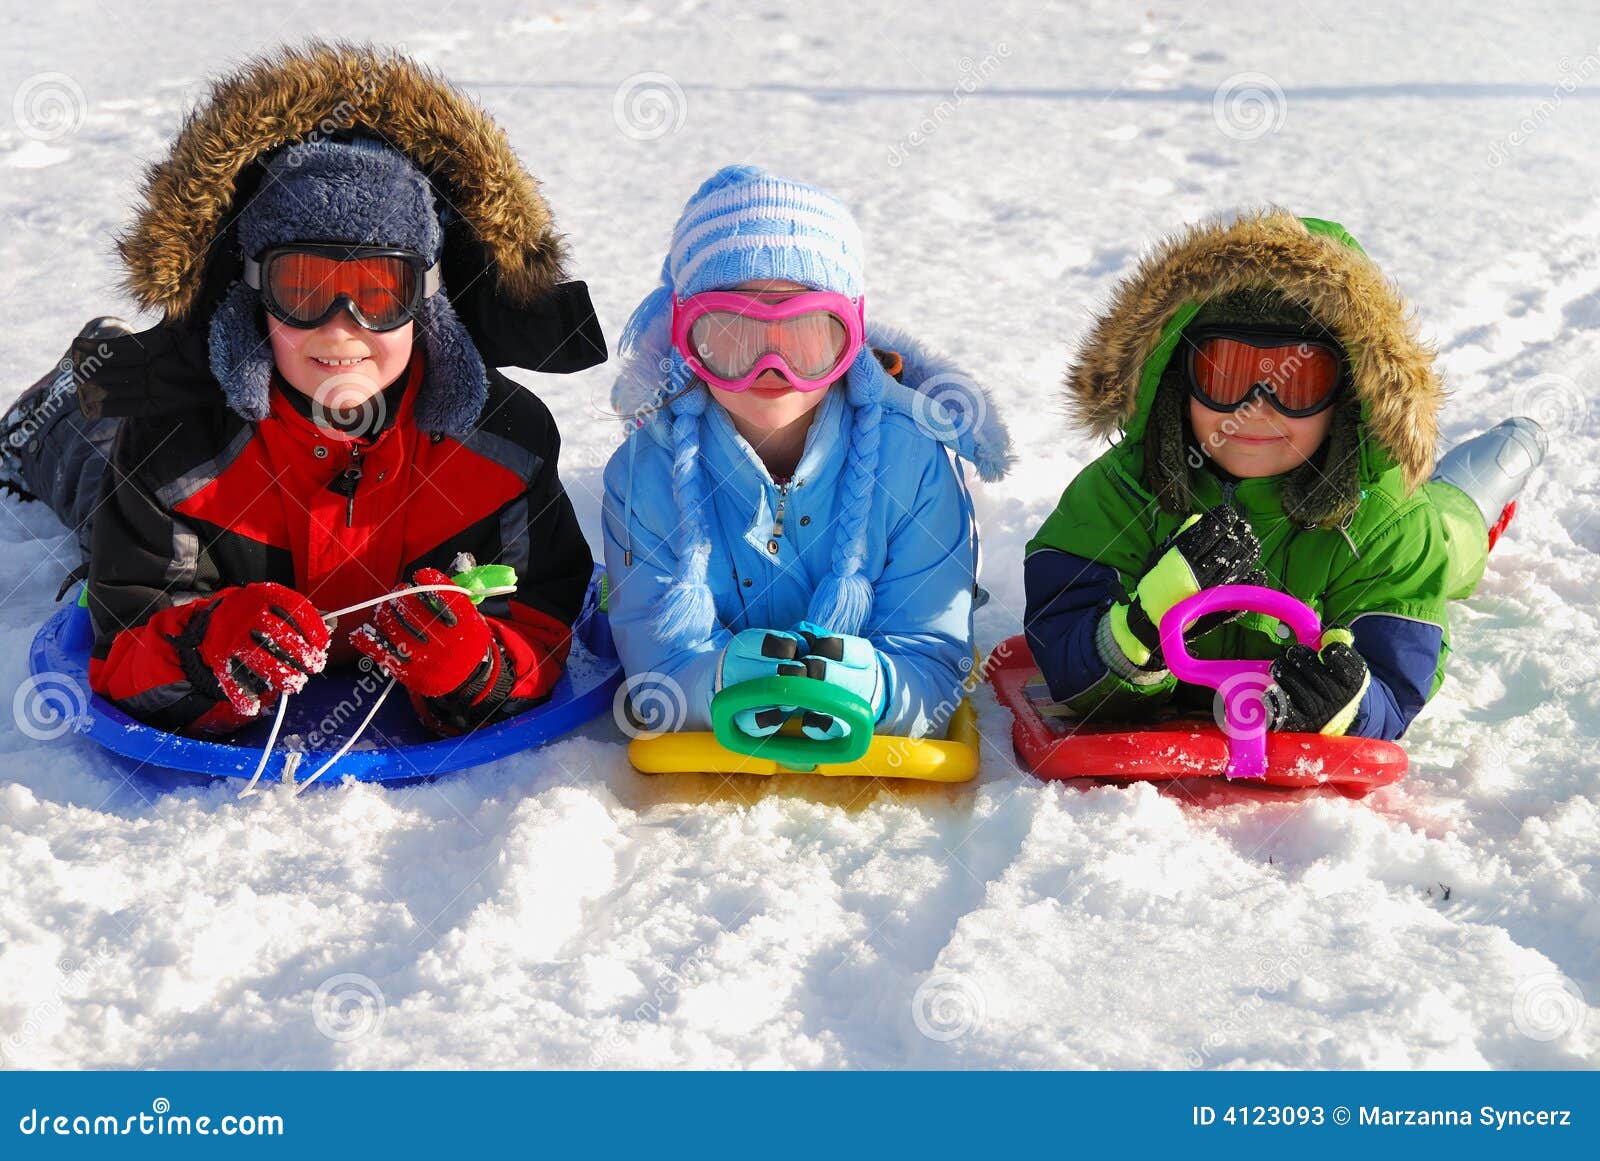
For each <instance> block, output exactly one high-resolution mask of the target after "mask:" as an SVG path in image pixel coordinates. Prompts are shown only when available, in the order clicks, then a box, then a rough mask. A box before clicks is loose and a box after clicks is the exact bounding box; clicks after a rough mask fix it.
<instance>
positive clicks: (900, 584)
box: [604, 166, 1009, 738]
mask: <svg viewBox="0 0 1600 1161" xmlns="http://www.w3.org/2000/svg"><path fill="white" fill-rule="evenodd" d="M864 291H865V285H864V281H863V277H862V252H861V243H860V235H859V231H858V230H857V228H856V224H855V222H854V220H853V219H852V218H851V216H850V213H849V211H848V210H847V209H846V208H845V207H844V206H843V205H841V204H840V203H839V202H838V201H837V200H836V199H834V198H833V197H831V196H829V195H828V194H826V193H824V192H823V191H821V190H819V189H816V188H814V187H811V186H808V185H804V184H801V183H799V182H794V181H788V180H784V179H782V178H779V177H776V176H773V175H771V174H768V173H765V172H763V171H761V170H757V169H752V168H749V167H743V166H737V167H729V168H726V169H723V170H722V171H720V172H718V173H717V174H715V175H713V176H712V177H711V178H710V179H709V180H708V181H706V183H705V184H704V185H703V186H701V188H700V189H699V190H698V191H697V192H696V193H695V195H694V196H693V197H692V198H690V199H689V202H688V204H687V205H686V206H685V207H684V210H683V214H682V216H681V217H680V218H679V220H678V223H677V226H676V228H675V229H674V231H673V237H672V246H671V251H670V253H669V255H668V257H667V259H666V261H665V262H664V263H663V265H662V271H661V284H660V286H658V287H657V288H656V289H655V290H654V291H652V292H651V293H650V295H649V296H648V297H647V298H646V299H645V300H644V302H642V303H641V304H640V306H639V307H638V309H637V310H636V311H635V312H634V314H633V317H632V319H631V320H630V321H629V323H628V327H627V331H626V333H625V335H624V337H623V344H622V345H623V355H624V360H625V361H624V364H623V368H622V371H621V374H620V376H619V377H618V380H617V383H616V386H615V387H614V389H613V394H612V399H613V404H614V405H615V406H616V408H617V410H618V411H619V412H620V413H621V414H622V415H623V416H624V417H625V421H626V424H627V431H628V436H627V440H626V442H625V443H624V444H623V446H622V447H621V448H619V449H618V450H617V452H616V453H615V454H614V455H613V456H612V458H611V462H610V463H609V464H608V465H607V468H606V473H605V484H606V495H605V521H604V524H605V557H606V569H607V571H608V573H609V574H610V577H611V597H610V611H611V624H612V628H613V630H614V632H615V635H616V641H617V647H618V649H619V651H620V653H621V655H622V659H623V662H624V664H625V666H626V668H627V671H628V674H629V680H630V688H631V692H632V694H633V697H634V700H635V703H636V705H641V706H642V705H645V704H655V705H658V706H660V705H667V706H670V707H671V708H670V711H668V712H667V713H666V714H664V715H658V717H662V718H664V720H656V721H650V722H649V723H648V724H649V725H650V726H651V727H652V728H665V729H692V730H703V729H707V728H709V721H710V705H711V699H712V697H713V696H714V695H715V693H716V692H717V691H718V690H720V689H722V688H723V687H724V686H727V685H732V684H734V683H737V682H742V681H747V680H752V679H755V678H759V677H767V676H775V675H796V676H810V677H813V678H816V679H817V680H819V681H823V682H828V683H830V684H833V685H837V686H840V687H842V688H844V689H846V690H848V691H850V692H852V693H855V694H858V695H859V696H860V697H861V698H862V699H863V700H865V701H866V702H867V703H868V705H869V706H870V707H871V709H872V710H873V711H874V712H875V713H876V715H877V726H876V729H877V731H878V732H880V733H889V734H896V735H902V736H914V737H921V736H925V735H929V734H942V733H943V731H944V728H945V724H946V720H947V719H948V717H949V715H950V713H951V712H952V711H953V710H954V709H955V707H956V705H958V704H959V703H960V700H961V696H962V682H963V680H964V678H965V676H966V675H967V673H968V672H969V671H970V668H971V662H972V651H973V645H972V608H973V596H974V592H975V589H976V569H977V531H976V528H975V526H974V523H973V516H972V505H971V501H970V498H969V496H968V495H967V492H966V488H965V486H964V482H963V478H962V474H961V469H960V466H959V464H958V463H957V462H956V461H955V460H954V459H953V458H952V456H951V455H950V454H949V453H950V452H954V453H955V454H956V455H957V456H959V457H961V458H963V459H966V460H968V461H970V462H972V463H973V464H975V465H976V467H977V468H978V470H979V473H980V475H981V476H983V478H985V479H997V478H999V477H1000V476H1001V475H1003V474H1004V471H1005V469H1006V466H1007V463H1008V460H1009V444H1008V439H1007V436H1006V433H1005V431H1004V428H1003V427H1002V426H1001V424H1000V423H999V421H998V419H997V417H996V416H995V415H994V413H993V410H992V408H991V407H990V405H989V401H988V399H987V398H986V396H985V395H984V394H983V393H982V392H981V391H980V389H979V388H977V387H976V386H975V385H974V384H973V383H972V381H971V380H970V379H969V378H968V377H966V376H964V375H962V374H961V373H959V372H958V371H957V370H956V369H955V368H954V367H952V366H951V365H949V364H948V363H946V362H945V361H943V360H941V359H939V358H937V357H935V356H933V355H931V354H929V353H928V352H927V351H925V350H922V349H921V348H919V347H918V346H917V345H916V344H915V343H912V342H911V341H909V340H908V339H907V338H906V337H905V336H904V335H900V334H895V333H892V332H888V331H884V330H880V329H878V328H876V327H874V326H870V325H869V324H868V323H867V322H866V317H865V306H864V298H863V294H864ZM652 687H654V690H653V693H654V696H652ZM794 716H800V717H801V718H802V722H801V725H802V728H803V730H804V732H805V733H806V734H807V735H808V736H811V737H814V738H829V737H837V736H840V735H841V734H843V733H845V732H847V730H848V727H847V726H846V725H845V724H844V723H843V722H840V721H836V720H834V719H832V718H830V717H828V716H826V715H821V714H815V713H806V712H802V711H800V710H799V708H798V707H794V706H768V707H757V708H755V709H753V710H748V711H746V712H744V713H742V714H741V715H739V718H738V719H737V723H736V724H737V725H738V727H739V728H740V729H741V730H743V731H745V732H746V733H749V734H751V735H752V736H756V737H761V736H765V735H768V734H771V733H773V732H775V731H776V730H777V729H779V728H780V727H781V726H782V725H783V723H784V722H785V721H786V720H788V719H789V718H791V717H794Z"/></svg>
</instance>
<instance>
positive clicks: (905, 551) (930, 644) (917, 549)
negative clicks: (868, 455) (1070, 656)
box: [863, 445, 977, 737]
mask: <svg viewBox="0 0 1600 1161" xmlns="http://www.w3.org/2000/svg"><path fill="white" fill-rule="evenodd" d="M928 450H929V454H928V456H927V458H926V459H925V460H924V464H923V470H922V473H921V476H920V478H919V480H918V482H917V488H916V491H915V493H914V495H913V496H912V497H911V502H910V504H909V505H907V506H905V507H903V508H902V509H901V510H900V511H898V512H894V511H891V513H890V516H889V519H888V537H887V540H888V543H887V546H886V547H887V553H888V555H887V558H886V560H885V562H884V566H883V571H882V573H881V574H880V575H879V576H878V578H877V580H876V581H875V582H874V584H873V599H872V613H871V615H870V616H869V618H868V621H867V624H866V626H865V627H864V629H863V632H864V634H865V635H866V637H867V638H868V639H869V640H870V641H871V642H872V644H873V645H874V646H876V647H877V650H878V653H879V655H880V656H881V657H882V658H883V668H884V673H885V675H886V676H887V679H888V681H887V686H888V704H887V705H886V707H885V709H884V714H883V718H882V720H881V721H880V722H879V723H878V732H879V733H881V734H896V735H900V736H910V737H922V736H927V735H930V734H932V735H935V736H943V734H944V731H945V729H946V727H947V725H948V723H949V719H950V715H951V714H953V713H954V712H955V710H956V707H957V706H959V705H960V704H961V699H962V697H963V696H964V694H965V691H964V689H963V687H962V682H963V681H964V680H965V678H966V675H967V674H968V673H969V672H971V670H972V590H973V586H974V585H975V584H976V583H977V532H976V528H975V525H974V521H973V515H972V502H971V500H970V498H969V497H968V495H967V491H966V488H965V486H964V485H963V484H962V481H961V476H960V474H959V473H958V471H957V469H956V467H955V465H954V464H952V463H951V462H950V457H949V455H948V454H947V453H946V452H945V450H944V449H943V448H942V447H938V446H936V445H935V446H931V447H930V448H929V449H928ZM885 502H891V501H889V500H888V498H885Z"/></svg>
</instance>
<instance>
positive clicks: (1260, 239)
mask: <svg viewBox="0 0 1600 1161" xmlns="http://www.w3.org/2000/svg"><path fill="white" fill-rule="evenodd" d="M1258 288H1259V289H1268V290H1274V291H1277V292H1278V293H1279V294H1281V295H1283V296H1285V297H1286V298H1289V299H1291V300H1292V301H1294V302H1296V303H1299V304H1300V305H1302V306H1303V307H1304V308H1305V309H1306V310H1307V311H1309V312H1310V314H1311V315H1312V316H1313V317H1314V318H1315V319H1316V320H1317V321H1318V322H1319V323H1321V324H1322V325H1323V326H1325V327H1326V328H1327V329H1328V330H1329V331H1331V332H1332V333H1333V334H1334V335H1336V336H1337V337H1338V338H1339V340H1340V341H1341V342H1342V343H1343V344H1344V347H1345V350H1346V353H1347V355H1348V357H1349V360H1350V367H1351V373H1352V377H1353V381H1354V387H1355V393H1356V399H1357V400H1358V401H1359V403H1360V408H1361V423H1362V427H1363V428H1364V430H1365V432H1366V434H1367V435H1368V436H1369V437H1370V438H1371V439H1372V440H1373V441H1375V442H1376V444H1377V445H1378V448H1380V449H1381V450H1382V451H1383V452H1384V453H1386V454H1387V456H1388V458H1389V459H1390V460H1391V461H1392V462H1393V463H1394V464H1395V465H1396V466H1398V467H1399V468H1400V469H1401V472H1402V474H1403V476H1404V478H1405V482H1406V486H1407V487H1408V488H1412V487H1416V486H1417V485H1418V484H1420V483H1421V482H1422V481H1423V480H1425V479H1427V477H1428V475H1429V473H1430V472H1431V471H1432V470H1433V466H1434V453H1435V444H1436V442H1437V439H1438V411H1439V407H1440V405H1441V403H1442V402H1443V401H1444V389H1443V387H1442V385H1441V383H1440V380H1439V376H1438V374H1437V372H1436V370H1435V368H1434V357H1433V352H1432V351H1431V350H1430V349H1429V348H1428V347H1427V346H1425V345H1424V344H1423V343H1422V342H1421V340H1420V339H1419V338H1418V337H1417V333H1416V325H1415V323H1414V321H1413V319H1412V316H1411V312H1410V310H1409V309H1408V307H1407V305H1406V303H1405V301H1404V299H1403V298H1402V297H1401V296H1400V293H1399V292H1398V290H1396V289H1395V287H1394V286H1393V285H1392V284H1391V283H1390V282H1389V281H1388V280H1387V279H1386V278H1385V277H1384V276H1383V274H1382V272H1381V271H1380V270H1379V269H1378V267H1377V266H1376V265H1375V264H1374V263H1373V262H1372V260H1371V259H1370V258H1368V257H1367V255H1366V254H1365V253H1364V252H1363V251H1362V250H1361V248H1360V246H1358V245H1357V244H1356V241H1355V239H1354V238H1352V237H1351V236H1350V235H1349V234H1348V233H1346V232H1345V230H1344V228H1343V227H1341V226H1339V225H1337V224H1336V223H1333V222H1326V221H1322V220H1319V219H1315V218H1306V219H1301V218H1296V217H1294V216H1293V215H1292V214H1289V213H1288V212H1286V211H1284V210H1281V209H1275V208H1273V209H1265V210H1261V211H1257V212H1253V213H1250V214H1247V215H1244V216H1241V217H1239V218H1237V219H1235V220H1232V221H1208V222H1202V223H1199V224H1197V225H1194V226H1190V227H1188V228H1187V229H1185V230H1183V231H1182V232H1181V233H1179V234H1177V235H1175V236H1173V237H1171V238H1168V239H1167V240H1165V241H1163V242H1162V243H1161V244H1159V245H1158V246H1157V247H1156V248H1155V250H1154V251H1152V252H1151V253H1149V254H1148V255H1146V256H1145V258H1144V259H1143V260H1142V261H1141V262H1140V264H1139V266H1138V268H1137V269H1135V270H1134V271H1133V272H1132V273H1131V274H1129V275H1127V276H1126V277H1125V278H1124V279H1123V280H1122V282H1121V284H1120V285H1119V286H1118V287H1117V289H1116V291H1115V292H1114V293H1113V295H1112V299H1111V302H1110V304H1109V305H1108V306H1107V307H1106V308H1105V310H1104V311H1103V312H1102V313H1101V314H1100V316H1099V318H1098V319H1097V320H1096V321H1095V323H1094V325H1093V327H1092V328H1091V329H1090V331H1089V334H1088V336H1087V337H1086V338H1085V339H1084V340H1083V342H1082V344H1081V345H1080V346H1079V348H1078V350H1077V352H1076V354H1075V355H1074V358H1073V360H1072V362H1071V364H1070V366H1069V367H1068V370H1067V375H1066V380H1065V385H1066V392H1067V399H1068V405H1069V408H1070V410H1071V413H1072V416H1073V418H1074V420H1075V422H1077V423H1078V424H1080V425H1081V426H1083V427H1085V428H1086V429H1088V430H1089V431H1090V432H1092V433H1094V434H1095V435H1099V436H1103V437H1105V438H1108V439H1111V438H1115V437H1116V436H1117V435H1118V434H1119V433H1120V434H1121V435H1122V436H1123V437H1124V438H1128V439H1138V438H1141V437H1142V436H1143V434H1144V428H1145V424H1146V421H1147V420H1148V419H1149V416H1150V412H1151V409H1152V407H1153V405H1154V402H1155V396H1156V389H1157V386H1158V384H1159V381H1160V379H1161V374H1162V372H1163V370H1165V368H1166V365H1167V363H1168V362H1169V361H1170V360H1171V358H1172V356H1173V352H1174V351H1175V349H1176V348H1177V346H1178V342H1179V339H1180V337H1181V335H1182V332H1183V328H1184V327H1185V326H1186V325H1188V323H1189V321H1190V320H1191V319H1192V318H1193V317H1194V315H1195V313H1196V311H1197V310H1198V309H1199V308H1200V307H1201V306H1202V305H1204V304H1205V303H1206V302H1207V301H1208V300H1210V299H1212V298H1215V297H1218V296H1220V295H1223V294H1228V293H1231V292H1233V291H1238V290H1248V289H1258Z"/></svg>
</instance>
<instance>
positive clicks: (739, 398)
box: [706, 278, 828, 443]
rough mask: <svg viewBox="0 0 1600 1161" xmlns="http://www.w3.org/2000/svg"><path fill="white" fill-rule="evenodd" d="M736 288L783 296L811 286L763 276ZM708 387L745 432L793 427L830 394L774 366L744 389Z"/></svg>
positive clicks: (742, 290)
mask: <svg viewBox="0 0 1600 1161" xmlns="http://www.w3.org/2000/svg"><path fill="white" fill-rule="evenodd" d="M733 289H734V290H736V291H740V292H743V293H748V294H752V295H754V294H759V295H762V296H763V297H769V296H770V297H772V298H781V297H782V296H783V295H785V294H787V293H799V292H803V291H805V290H808V289H809V287H806V286H802V285H801V284H800V283H798V282H785V281H783V280H781V279H770V278H763V279H758V280H756V281H753V282H741V283H740V284H739V285H738V286H735V287H733ZM706 386H707V387H709V388H710V390H711V397H712V398H713V399H715V400H716V401H717V402H718V403H720V404H722V406H723V408H724V409H725V410H726V411H727V412H728V414H729V415H731V416H733V418H734V421H735V426H737V427H738V428H739V430H740V431H741V432H746V431H747V429H748V430H749V431H757V432H760V431H779V430H782V429H784V428H787V427H790V426H791V425H793V424H795V423H797V422H799V421H800V420H802V419H805V418H806V417H807V416H809V415H810V414H811V413H812V412H813V411H815V410H816V409H817V407H818V406H819V405H820V404H821V403H822V400H823V397H824V396H825V395H827V394H828V393H827V391H797V390H795V389H794V387H793V386H791V385H790V383H789V380H788V379H787V378H785V377H784V375H783V373H782V372H781V371H777V370H773V369H772V368H770V367H769V368H768V369H767V370H765V371H763V372H761V374H760V375H758V376H756V379H755V382H753V383H751V384H750V386H749V387H748V388H747V389H745V390H743V391H724V390H723V389H722V388H720V387H712V386H711V385H710V384H709V383H708V384H707V385H706ZM746 438H748V435H747V436H746ZM751 442H752V443H754V442H755V441H754V440H752V441H751Z"/></svg>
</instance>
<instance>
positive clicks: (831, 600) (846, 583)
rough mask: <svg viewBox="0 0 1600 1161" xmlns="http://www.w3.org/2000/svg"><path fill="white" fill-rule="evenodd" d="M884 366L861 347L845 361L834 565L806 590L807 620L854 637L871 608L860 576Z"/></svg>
mask: <svg viewBox="0 0 1600 1161" xmlns="http://www.w3.org/2000/svg"><path fill="white" fill-rule="evenodd" d="M883 376H884V370H883V368H882V367H880V366H879V365H878V360H877V357H876V356H874V355H873V353H872V351H871V350H870V349H868V348H866V347H863V348H862V350H861V352H860V353H859V354H858V355H857V356H856V359H855V362H854V363H852V364H851V365H850V372H849V375H848V379H849V385H850V392H849V394H850V402H851V403H852V404H853V405H854V409H855V417H854V421H853V422H852V424H851V427H850V453H849V458H848V459H847V460H846V461H845V468H844V475H843V477H842V479H841V480H840V484H839V496H840V501H839V503H840V507H839V531H838V533H837V535H836V536H835V537H834V541H833V568H832V571H831V572H830V573H829V574H828V576H826V577H825V578H823V581H822V584H820V585H819V586H817V591H816V592H815V593H813V594H812V595H811V604H810V607H809V609H808V611H807V614H806V616H807V619H808V620H811V621H814V622H815V623H817V624H819V625H822V626H823V627H825V628H828V629H831V630H833V631H834V632H835V633H849V634H851V635H852V636H859V635H860V633H861V629H862V626H864V625H865V624H866V623H867V617H868V616H869V615H870V614H871V612H872V598H873V590H872V582H871V581H869V580H868V579H867V578H866V577H864V576H862V575H861V568H862V565H864V564H865V563H866V558H867V525H868V523H869V518H870V517H871V515H872V497H873V493H874V491H875V490H876V487H877V479H878V444H879V442H880V439H879V437H880V426H881V421H882V419H883V405H882V403H880V402H879V401H880V400H881V399H882V398H883Z"/></svg>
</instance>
